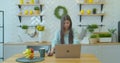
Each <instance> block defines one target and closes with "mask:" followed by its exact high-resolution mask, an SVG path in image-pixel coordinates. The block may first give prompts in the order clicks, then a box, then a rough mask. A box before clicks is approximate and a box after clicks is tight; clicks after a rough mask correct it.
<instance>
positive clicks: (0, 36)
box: [0, 28, 3, 42]
mask: <svg viewBox="0 0 120 63" xmlns="http://www.w3.org/2000/svg"><path fill="white" fill-rule="evenodd" d="M2 34H3V32H2V28H0V42H3V36H2Z"/></svg>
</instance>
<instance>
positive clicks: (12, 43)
mask: <svg viewBox="0 0 120 63" xmlns="http://www.w3.org/2000/svg"><path fill="white" fill-rule="evenodd" d="M4 45H27V46H41V45H42V46H50V45H51V43H50V42H47V41H43V42H37V41H35V42H7V43H5V44H4Z"/></svg>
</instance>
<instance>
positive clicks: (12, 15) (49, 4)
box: [0, 0, 120, 42]
mask: <svg viewBox="0 0 120 63" xmlns="http://www.w3.org/2000/svg"><path fill="white" fill-rule="evenodd" d="M118 1H119V0H115V1H113V0H106V4H105V6H104V12H105V17H104V19H103V23H102V24H104V25H105V27H104V28H103V29H102V31H107V29H108V28H111V27H112V28H117V22H118V21H119V20H120V18H119V14H120V13H119V11H120V8H119V7H117V6H118V4H119V2H118ZM41 2H42V3H44V4H45V6H44V8H43V10H44V15H45V16H44V19H45V27H46V30H45V32H44V36H43V40H47V41H51V39H52V38H53V35H54V34H53V33H52V32H55V31H56V30H58V29H59V27H60V26H59V24H60V20H58V19H57V18H56V17H55V16H54V15H53V14H54V12H53V11H54V9H55V7H57V6H58V5H63V6H65V7H66V8H67V9H68V10H69V11H68V12H69V15H70V16H71V18H72V21H73V28H75V29H77V30H78V31H80V29H79V27H78V25H79V24H80V22H79V16H78V12H79V5H78V4H77V3H76V1H75V0H71V1H69V0H65V1H61V0H49V1H48V0H44V1H41ZM4 3H6V4H7V5H6V4H4ZM17 3H19V0H15V1H12V0H8V1H2V2H1V3H0V9H1V10H4V11H5V42H21V39H20V38H19V35H21V37H22V40H23V41H28V40H36V39H35V38H30V37H29V36H28V35H27V34H25V33H24V32H23V30H21V28H19V27H17V26H18V25H20V22H19V19H18V17H17V14H18V13H19V8H18V6H17ZM56 3H57V4H56ZM83 7H84V8H85V9H86V6H83ZM91 7H93V6H91ZM95 7H99V6H95ZM28 8H29V7H28ZM28 19H29V18H28ZM99 20H100V19H99V17H93V18H92V17H91V18H89V17H83V19H82V22H81V24H91V23H93V22H94V23H97V24H101V23H100V21H99ZM24 22H26V19H25V20H24V18H23V21H22V23H24ZM27 22H29V20H27ZM29 23H30V22H29ZM111 24H112V26H111ZM47 35H49V36H47ZM46 36H47V38H46ZM25 37H26V38H25ZM37 40H38V39H37Z"/></svg>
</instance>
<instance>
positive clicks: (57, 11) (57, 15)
mask: <svg viewBox="0 0 120 63" xmlns="http://www.w3.org/2000/svg"><path fill="white" fill-rule="evenodd" d="M61 9H62V10H63V14H62V15H60V13H59V11H60V10H61ZM67 13H68V12H67V9H66V8H65V7H64V6H58V7H56V8H55V11H54V15H55V16H56V17H57V18H58V19H61V17H62V16H63V15H66V14H67Z"/></svg>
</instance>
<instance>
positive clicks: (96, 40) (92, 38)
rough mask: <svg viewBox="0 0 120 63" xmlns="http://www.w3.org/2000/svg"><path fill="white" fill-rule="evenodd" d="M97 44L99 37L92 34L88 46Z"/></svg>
mask: <svg viewBox="0 0 120 63" xmlns="http://www.w3.org/2000/svg"><path fill="white" fill-rule="evenodd" d="M98 42H99V36H98V34H92V35H91V36H90V38H89V43H90V44H96V43H98Z"/></svg>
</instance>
